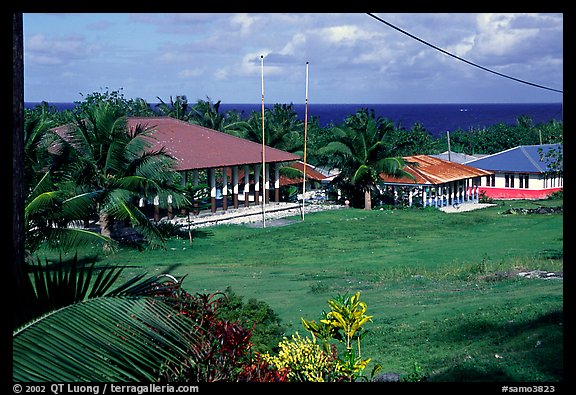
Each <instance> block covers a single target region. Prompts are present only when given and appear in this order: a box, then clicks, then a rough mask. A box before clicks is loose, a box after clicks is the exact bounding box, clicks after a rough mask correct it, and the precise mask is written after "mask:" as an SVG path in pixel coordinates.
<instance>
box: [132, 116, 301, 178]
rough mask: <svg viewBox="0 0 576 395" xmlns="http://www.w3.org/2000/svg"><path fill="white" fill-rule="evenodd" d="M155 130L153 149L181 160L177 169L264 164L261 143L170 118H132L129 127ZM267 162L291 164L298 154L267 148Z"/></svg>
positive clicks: (153, 133) (152, 135)
mask: <svg viewBox="0 0 576 395" xmlns="http://www.w3.org/2000/svg"><path fill="white" fill-rule="evenodd" d="M138 124H140V125H141V126H142V127H145V128H152V129H153V130H154V131H153V132H152V134H151V137H152V139H153V140H152V142H153V146H152V149H154V150H158V149H160V148H162V147H164V148H165V149H166V151H167V152H168V153H169V154H170V155H172V156H173V157H175V158H176V160H177V161H178V167H177V170H194V169H207V168H215V167H223V166H235V165H247V164H255V163H262V144H260V143H255V142H253V141H250V140H246V139H242V138H239V137H235V136H232V135H230V134H227V133H223V132H218V131H216V130H212V129H208V128H205V127H203V126H199V125H193V124H190V123H187V122H184V121H181V120H178V119H175V118H171V117H129V118H128V127H129V128H134V127H136V125H138ZM265 153H266V158H265V159H266V163H276V162H292V161H295V160H298V159H300V157H299V156H298V155H295V154H292V153H290V152H286V151H281V150H278V149H275V148H272V147H268V146H266V148H265Z"/></svg>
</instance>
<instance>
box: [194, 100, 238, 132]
mask: <svg viewBox="0 0 576 395" xmlns="http://www.w3.org/2000/svg"><path fill="white" fill-rule="evenodd" d="M206 99H207V100H198V101H197V102H196V104H194V105H193V106H192V109H191V111H190V117H189V122H190V123H192V124H196V125H200V126H204V127H205V128H209V129H212V130H218V131H220V132H224V133H228V134H231V135H233V136H237V137H241V131H242V130H243V129H245V128H246V121H245V120H244V119H242V115H241V114H240V113H239V112H238V111H236V110H229V111H227V112H226V113H225V114H221V113H220V100H218V101H217V102H216V103H214V102H213V101H212V100H211V99H210V98H209V97H207V98H206Z"/></svg>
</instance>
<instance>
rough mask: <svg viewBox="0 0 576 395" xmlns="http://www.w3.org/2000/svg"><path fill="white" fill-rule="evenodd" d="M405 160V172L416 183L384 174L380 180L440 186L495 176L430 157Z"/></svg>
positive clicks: (391, 182)
mask: <svg viewBox="0 0 576 395" xmlns="http://www.w3.org/2000/svg"><path fill="white" fill-rule="evenodd" d="M404 160H406V162H408V164H407V165H406V167H405V168H404V170H405V171H406V172H408V173H410V174H412V175H413V176H414V177H416V181H414V180H411V179H409V178H407V177H404V178H393V177H390V176H385V175H384V174H381V175H380V178H381V179H382V180H383V181H384V182H385V183H387V184H420V185H422V184H424V185H426V184H428V185H430V184H431V185H438V184H444V183H447V182H451V181H457V180H464V179H467V178H474V177H482V176H486V175H489V174H493V172H491V171H486V170H481V169H477V168H475V167H472V166H467V165H464V164H461V163H456V162H449V161H447V160H443V159H440V158H435V157H433V156H429V155H414V156H405V157H404ZM413 163H416V164H417V165H414V164H413Z"/></svg>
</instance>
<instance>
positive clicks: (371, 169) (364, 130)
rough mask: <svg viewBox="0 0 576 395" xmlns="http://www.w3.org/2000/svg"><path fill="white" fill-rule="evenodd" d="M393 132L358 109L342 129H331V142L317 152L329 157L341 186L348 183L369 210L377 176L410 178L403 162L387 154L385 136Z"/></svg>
mask: <svg viewBox="0 0 576 395" xmlns="http://www.w3.org/2000/svg"><path fill="white" fill-rule="evenodd" d="M393 129H394V125H393V124H392V122H390V121H389V120H387V119H385V118H382V117H375V115H374V110H371V111H368V110H367V109H361V110H359V111H357V112H356V114H354V115H350V116H348V117H347V118H346V120H345V121H344V123H343V125H342V126H336V127H334V128H333V129H332V131H333V139H332V141H331V142H329V143H328V144H327V145H326V146H325V147H323V148H321V149H320V150H319V154H320V155H324V156H327V155H330V160H329V162H330V164H331V165H332V166H334V167H336V168H339V169H340V170H341V173H340V175H339V179H340V181H341V182H345V183H350V184H351V185H352V186H353V188H355V190H358V191H360V192H363V193H364V208H365V209H366V210H371V209H372V198H371V194H372V191H373V190H374V189H375V188H376V186H377V184H378V183H379V181H380V174H386V175H389V176H393V177H397V178H401V177H409V178H413V176H412V175H411V174H410V173H407V172H406V171H404V166H405V165H406V161H405V160H404V159H403V158H402V157H400V156H394V155H393V153H392V152H389V151H390V150H389V148H388V146H387V144H386V136H387V134H388V133H389V132H391V131H392V130H393Z"/></svg>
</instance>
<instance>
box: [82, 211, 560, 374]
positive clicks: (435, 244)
mask: <svg viewBox="0 0 576 395" xmlns="http://www.w3.org/2000/svg"><path fill="white" fill-rule="evenodd" d="M497 203H499V205H498V206H496V207H491V208H486V209H482V210H477V211H470V212H462V213H453V214H447V213H443V212H441V211H438V210H435V209H417V208H414V209H402V210H382V211H377V210H375V211H364V210H359V209H342V210H332V211H326V212H320V213H314V214H312V213H311V214H308V215H307V216H306V218H305V221H301V220H300V219H299V218H294V219H295V220H296V222H295V223H294V224H292V225H289V226H282V227H266V228H251V227H247V226H243V225H220V226H216V227H212V228H206V229H202V230H198V231H197V232H196V237H195V238H194V241H193V243H192V245H190V243H189V240H188V239H173V240H170V241H169V242H168V244H167V249H166V250H155V251H144V252H138V251H136V250H130V249H123V250H120V251H118V252H116V253H115V254H113V255H111V256H108V257H102V256H99V258H100V259H101V262H102V263H110V262H112V263H113V264H118V265H124V266H125V267H126V269H125V270H124V273H123V276H124V277H125V278H128V277H132V276H133V275H134V274H139V273H142V272H147V273H149V274H150V275H154V274H160V273H170V274H172V275H175V276H183V275H187V277H186V278H185V280H184V283H183V284H184V288H185V289H187V290H188V291H190V292H193V293H194V292H201V293H203V292H207V293H210V292H214V291H218V290H224V289H226V288H227V287H231V289H232V290H233V291H234V292H235V293H236V294H238V295H240V296H242V297H243V298H244V299H245V300H247V299H249V298H256V299H257V300H261V301H264V302H266V303H268V304H269V305H270V307H271V308H272V309H273V310H274V311H275V312H276V313H277V314H278V315H279V316H280V317H281V319H282V323H283V325H284V327H285V328H286V331H287V334H290V333H293V332H296V331H298V332H300V333H301V334H306V333H307V332H306V331H305V330H304V328H303V326H302V324H301V321H300V320H301V318H302V317H304V318H306V319H319V318H320V314H321V312H322V310H327V309H328V306H327V303H326V302H327V300H328V299H330V298H332V297H333V296H335V295H336V294H338V293H345V292H350V293H354V292H356V291H360V292H361V300H363V301H364V302H366V303H367V305H368V311H367V314H369V315H373V316H374V318H373V320H372V322H370V323H368V324H366V328H367V329H368V330H369V333H368V334H367V335H366V337H365V338H364V339H363V341H362V353H363V356H364V357H369V358H372V362H371V364H370V365H369V367H368V369H367V372H368V371H369V370H370V369H371V367H372V366H373V364H376V363H377V364H381V365H382V368H383V369H382V371H383V372H397V373H402V374H406V373H410V372H411V371H412V370H413V366H414V363H418V364H419V365H420V366H421V367H422V369H423V371H424V372H425V373H426V375H427V376H428V381H444V382H468V381H484V382H486V381H487V382H493V381H506V382H533V381H538V382H559V381H563V280H561V279H525V278H521V277H519V276H517V275H516V272H517V271H519V270H534V269H541V270H550V271H563V215H561V214H555V215H543V214H532V215H504V214H502V212H503V211H504V210H505V209H507V208H509V207H510V206H513V207H537V206H539V205H545V206H559V205H562V200H542V201H512V202H497ZM94 251H96V250H94ZM83 254H84V255H85V256H90V255H91V254H97V252H90V251H83ZM279 340H280V339H279Z"/></svg>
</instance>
